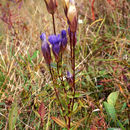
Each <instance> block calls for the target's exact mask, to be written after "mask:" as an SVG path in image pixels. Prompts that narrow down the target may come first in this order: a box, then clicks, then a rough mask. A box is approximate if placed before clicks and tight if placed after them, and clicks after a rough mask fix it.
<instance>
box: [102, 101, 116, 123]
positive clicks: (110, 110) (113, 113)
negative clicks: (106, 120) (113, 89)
mask: <svg viewBox="0 0 130 130" xmlns="http://www.w3.org/2000/svg"><path fill="white" fill-rule="evenodd" d="M104 106H105V110H106V112H107V114H108V115H109V116H110V117H111V118H112V119H113V121H116V119H117V117H116V111H115V108H114V106H113V105H112V104H109V103H107V102H104Z"/></svg>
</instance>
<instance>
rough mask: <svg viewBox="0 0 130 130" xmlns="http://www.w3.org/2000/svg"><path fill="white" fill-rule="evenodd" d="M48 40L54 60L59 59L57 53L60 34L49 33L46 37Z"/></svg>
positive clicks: (58, 51) (59, 46) (59, 44)
mask: <svg viewBox="0 0 130 130" xmlns="http://www.w3.org/2000/svg"><path fill="white" fill-rule="evenodd" d="M48 41H49V42H50V43H51V45H52V51H53V54H54V56H55V60H56V62H58V61H59V53H60V50H61V36H60V34H58V35H50V36H49V37H48Z"/></svg>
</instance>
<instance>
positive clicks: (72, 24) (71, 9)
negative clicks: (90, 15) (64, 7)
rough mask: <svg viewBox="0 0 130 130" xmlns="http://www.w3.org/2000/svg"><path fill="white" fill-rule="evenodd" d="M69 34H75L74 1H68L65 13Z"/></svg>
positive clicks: (75, 11)
mask: <svg viewBox="0 0 130 130" xmlns="http://www.w3.org/2000/svg"><path fill="white" fill-rule="evenodd" d="M67 17H68V20H69V25H70V30H71V32H76V29H77V10H76V7H75V2H74V0H70V3H69V9H68V13H67Z"/></svg>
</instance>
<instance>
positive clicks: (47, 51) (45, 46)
mask: <svg viewBox="0 0 130 130" xmlns="http://www.w3.org/2000/svg"><path fill="white" fill-rule="evenodd" d="M40 39H41V41H42V46H41V49H42V53H43V56H44V59H45V61H46V63H47V64H50V63H51V52H50V46H49V44H48V43H47V41H46V35H45V33H42V34H41V36H40Z"/></svg>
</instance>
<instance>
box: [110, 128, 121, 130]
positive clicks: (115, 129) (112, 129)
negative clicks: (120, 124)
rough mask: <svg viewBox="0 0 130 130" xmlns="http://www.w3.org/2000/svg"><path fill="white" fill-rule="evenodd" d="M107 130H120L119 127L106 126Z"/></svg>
mask: <svg viewBox="0 0 130 130" xmlns="http://www.w3.org/2000/svg"><path fill="white" fill-rule="evenodd" d="M108 130H121V129H120V128H108Z"/></svg>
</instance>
